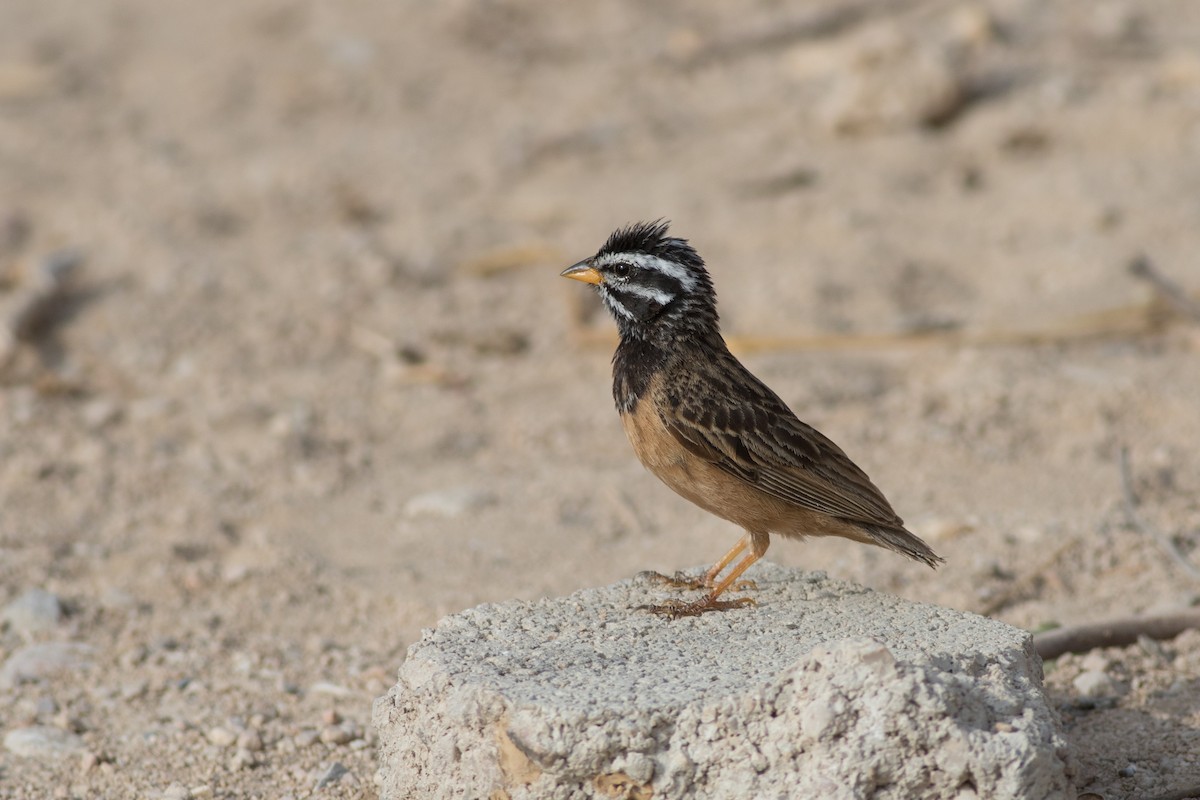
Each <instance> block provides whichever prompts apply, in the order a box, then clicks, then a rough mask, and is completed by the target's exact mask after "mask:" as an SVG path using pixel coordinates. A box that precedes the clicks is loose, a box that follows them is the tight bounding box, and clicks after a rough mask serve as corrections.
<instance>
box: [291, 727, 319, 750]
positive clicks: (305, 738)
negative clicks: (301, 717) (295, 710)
mask: <svg viewBox="0 0 1200 800" xmlns="http://www.w3.org/2000/svg"><path fill="white" fill-rule="evenodd" d="M320 740H321V734H320V732H318V731H314V730H306V731H300V732H299V733H297V734H296V735H295V736H293V737H292V742H293V743H294V744H295V745H296V747H297V748H299V749H301V750H303V749H304V748H306V747H312V746H313V745H314V744H316V743H317V742H319V741H320Z"/></svg>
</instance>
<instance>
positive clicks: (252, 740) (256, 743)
mask: <svg viewBox="0 0 1200 800" xmlns="http://www.w3.org/2000/svg"><path fill="white" fill-rule="evenodd" d="M237 746H238V747H240V748H241V749H243V750H249V751H250V752H251V753H257V752H258V751H259V750H262V749H263V742H262V737H261V736H259V734H258V731H242V733H241V735H240V736H238V738H237Z"/></svg>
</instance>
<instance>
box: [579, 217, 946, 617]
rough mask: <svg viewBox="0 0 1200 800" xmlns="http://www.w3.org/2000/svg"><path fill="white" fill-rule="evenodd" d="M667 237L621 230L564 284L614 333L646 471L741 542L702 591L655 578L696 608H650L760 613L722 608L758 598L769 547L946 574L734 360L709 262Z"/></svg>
mask: <svg viewBox="0 0 1200 800" xmlns="http://www.w3.org/2000/svg"><path fill="white" fill-rule="evenodd" d="M668 229H669V223H668V222H666V221H664V220H657V221H654V222H639V223H634V224H631V225H628V226H626V227H623V228H618V229H617V230H616V231H614V232H613V233H612V235H610V236H609V237H608V240H607V241H605V243H604V245H603V246H602V247H601V248H600V249H599V251H597V252H596V254H595V255H593V256H591V257H589V258H586V259H584V260H583V261H580V262H578V263H576V264H573V265H572V266H570V267H567V268H566V269H564V270H563V271H562V272H561V273H560V274H561V275H562V276H563V277H565V278H571V279H573V280H577V281H582V282H584V283H587V284H591V285H592V287H593V288H594V289H595V291H596V292H597V293H598V294H599V295H600V299H601V301H602V303H603V305H604V306H605V308H607V309H608V311H609V313H610V314H611V315H612V317H613V319H614V320H615V321H616V325H617V332H618V334H619V343H618V345H617V348H616V351H615V352H614V354H613V359H612V371H613V399H614V401H615V402H616V406H617V412H618V413H619V414H620V417H621V422H622V424H623V426H624V429H625V433H626V435H627V436H628V438H629V441H630V444H632V445H633V451H634V453H635V454H636V455H637V457H638V459H639V460H640V461H641V462H642V464H643V465H644V466H645V467H646V469H647V470H649V471H650V472H651V473H652V474H654V475H655V476H656V477H658V478H659V479H660V480H661V481H662V482H663V483H665V484H666V485H667V486H668V487H670V488H671V489H673V490H674V491H675V492H676V493H677V494H679V495H681V496H682V497H684V498H686V499H687V500H690V501H691V502H692V503H694V504H696V505H697V506H700V507H701V508H703V509H704V510H706V511H708V512H711V513H712V514H715V515H716V516H718V517H721V518H723V519H726V520H728V521H730V522H732V523H734V524H735V525H738V526H740V527H741V528H742V529H743V530H744V531H745V533H744V535H743V536H742V538H741V539H739V540H738V543H737V544H735V545H734V546H733V547H732V548H731V549H730V550H729V552H727V553H726V554H725V555H724V556H722V557H721V559H720V560H718V561H717V562H716V563H715V564H714V565H713V566H712V568H711V569H709V570H708V571H707V573H705V575H704V576H703V577H702V578H690V577H688V576H686V575H683V574H682V573H677V574H676V575H675V576H674V577H672V578H669V577H667V576H664V575H661V574H659V573H652V574H654V575H656V576H658V577H659V578H661V579H662V580H665V581H667V582H669V583H671V584H672V585H674V586H678V587H685V588H694V589H704V590H706V593H705V594H704V595H703V596H702V597H701V598H700V599H698V600H695V601H692V602H684V601H679V600H675V601H670V602H667V603H664V604H659V605H650V606H645V608H647V609H648V610H650V611H652V612H654V613H656V614H659V615H662V616H665V617H668V618H671V619H678V618H680V617H690V616H698V615H700V614H703V613H706V612H710V611H724V610H729V609H733V608H739V607H743V606H747V605H754V604H755V602H754V600H753V598H752V597H740V598H735V599H732V600H730V599H724V598H723V597H722V595H724V594H725V592H726V591H728V590H730V589H734V590H741V589H743V588H753V584H752V582H749V581H739V579H740V578H741V576H742V575H743V574H744V573H745V572H746V570H747V569H749V568H750V566H751V565H752V564H754V562H756V561H758V560H759V559H760V558H762V557H763V556H764V555H765V554H766V552H767V548H768V546H769V545H770V536H771V534H776V535H779V536H782V537H785V538H794V539H801V540H803V539H805V538H807V537H810V536H841V537H844V538H846V539H851V540H853V541H857V542H861V543H864V544H870V545H876V546H879V547H883V548H886V549H888V550H893V551H895V552H897V553H900V554H901V555H904V556H907V557H909V558H911V559H914V560H916V561H920V562H922V563H924V564H927V565H928V566H930V567H933V568H936V567H937V566H938V565H939V564H941V563H943V562H944V559H942V558H941V557H940V556H938V555H937V554H936V553H935V552H934V551H933V550H932V549H931V548H930V547H929V545H927V544H926V543H925V542H924V541H922V540H921V539H920V538H919V537H917V536H916V535H915V534H913V533H912V532H910V531H908V530H907V529H905V527H904V521H903V520H902V519H901V518H900V517H899V516H898V515H897V514H896V512H895V511H894V510H893V509H892V506H891V504H890V503H889V502H888V501H887V499H886V498H885V497H884V496H883V493H882V492H881V491H880V490H879V489H878V488H877V487H876V486H875V484H874V483H872V482H871V479H870V478H868V477H867V474H866V473H865V472H864V471H863V470H862V469H861V468H859V466H858V465H857V464H855V463H854V462H853V461H851V460H850V457H849V456H847V455H846V453H845V452H844V451H843V450H842V449H841V448H840V447H838V446H837V445H836V444H834V443H833V441H831V440H830V439H829V438H827V437H826V436H825V435H824V434H822V433H820V432H819V431H818V430H817V429H816V428H814V427H812V426H811V425H808V424H807V423H804V422H802V421H801V420H800V419H799V418H798V417H797V416H796V414H795V413H794V412H793V411H792V410H791V409H790V408H789V407H788V405H787V404H786V403H785V402H784V401H783V400H781V399H780V398H779V395H777V394H776V393H775V392H773V391H771V389H770V388H768V387H767V385H766V384H765V383H763V382H762V381H761V380H759V379H758V378H757V377H755V376H754V375H753V374H752V373H751V372H750V370H748V369H747V368H746V367H745V366H743V365H742V363H741V362H740V361H739V360H738V359H737V358H736V357H735V356H734V355H733V354H732V353H731V352H730V351H729V347H728V346H727V345H726V343H725V340H724V338H723V337H722V335H721V326H720V319H719V316H718V314H717V296H716V291H715V289H714V287H713V282H712V278H711V277H710V275H709V273H708V270H707V268H706V267H705V263H704V259H702V258H701V257H700V255H699V254H698V253H697V252H696V250H695V248H693V247H692V245H691V244H690V243H689V242H688V241H687V240H686V239H680V238H677V237H674V236H670V235H669V234H668ZM731 564H732V565H733V566H732V567H731V568H730V565H731ZM726 568H729V570H728V572H725V570H726ZM722 573H725V574H724V575H723V576H722Z"/></svg>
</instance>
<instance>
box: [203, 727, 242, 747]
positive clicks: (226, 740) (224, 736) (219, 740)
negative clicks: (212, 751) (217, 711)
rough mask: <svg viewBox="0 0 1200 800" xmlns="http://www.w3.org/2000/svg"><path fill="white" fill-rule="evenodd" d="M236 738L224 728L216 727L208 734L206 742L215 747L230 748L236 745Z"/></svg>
mask: <svg viewBox="0 0 1200 800" xmlns="http://www.w3.org/2000/svg"><path fill="white" fill-rule="evenodd" d="M237 738H238V737H237V736H236V735H235V734H234V733H233V731H230V730H228V729H226V728H222V727H216V728H213V729H211V730H210V731H209V732H208V741H210V742H212V743H213V744H215V745H216V746H217V747H232V746H233V745H234V744H236V743H237Z"/></svg>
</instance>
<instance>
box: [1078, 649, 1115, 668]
mask: <svg viewBox="0 0 1200 800" xmlns="http://www.w3.org/2000/svg"><path fill="white" fill-rule="evenodd" d="M1079 666H1080V667H1082V668H1083V669H1084V670H1086V671H1088V672H1107V671H1108V669H1109V667H1111V666H1112V660H1111V659H1109V657H1108V656H1106V655H1104V653H1102V652H1100V651H1099V650H1093V651H1092V652H1090V653H1088V654H1087V655H1085V656H1084V657H1083V658H1081V659H1080V660H1079Z"/></svg>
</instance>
